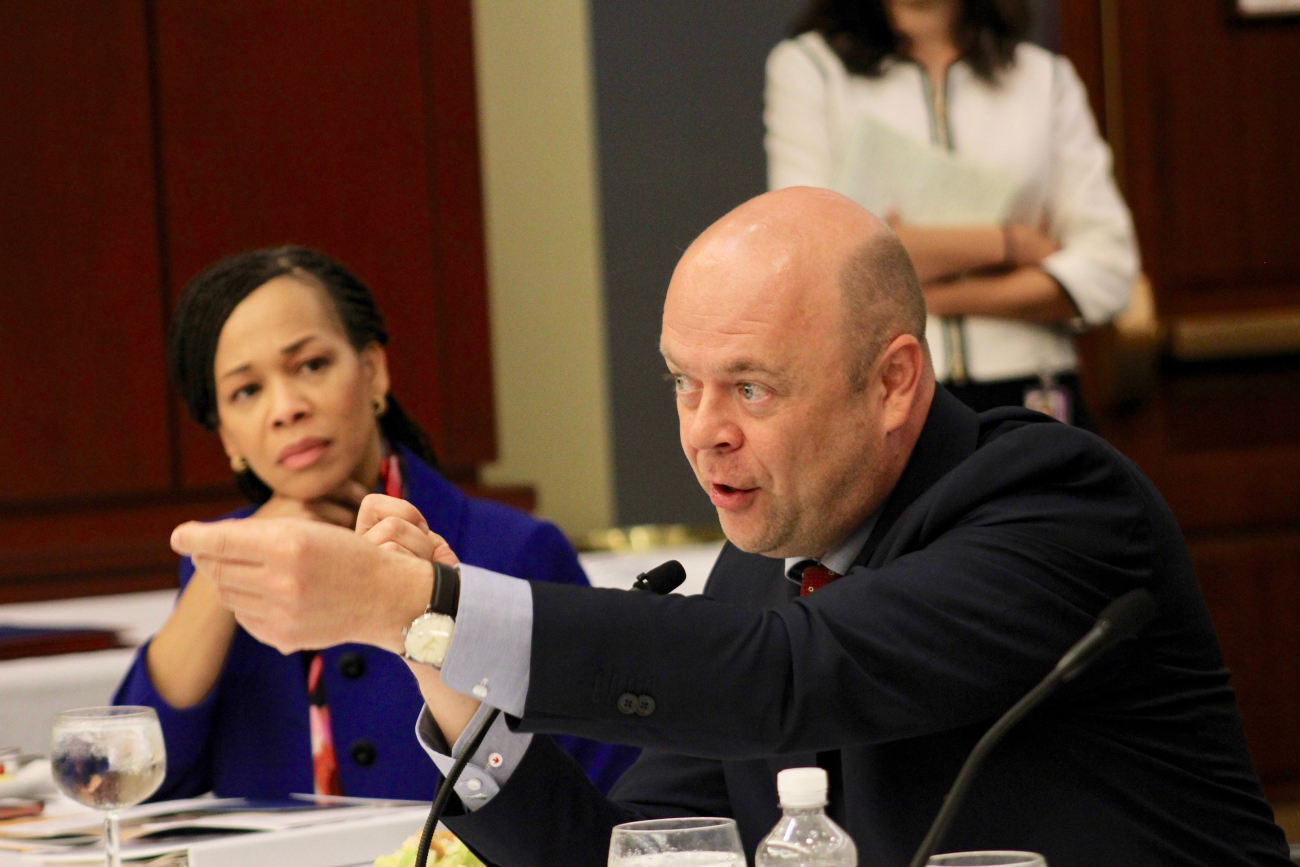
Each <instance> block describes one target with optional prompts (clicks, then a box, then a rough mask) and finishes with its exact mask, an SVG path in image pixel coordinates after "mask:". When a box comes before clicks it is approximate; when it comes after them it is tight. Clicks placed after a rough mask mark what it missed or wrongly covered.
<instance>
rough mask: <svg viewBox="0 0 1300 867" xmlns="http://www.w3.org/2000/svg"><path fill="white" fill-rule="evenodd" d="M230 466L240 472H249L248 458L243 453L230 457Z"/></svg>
mask: <svg viewBox="0 0 1300 867" xmlns="http://www.w3.org/2000/svg"><path fill="white" fill-rule="evenodd" d="M230 468H231V469H232V470H234V471H235V473H236V474H238V473H246V472H248V459H247V458H245V457H244V456H243V455H235V456H234V457H232V458H231V459H230Z"/></svg>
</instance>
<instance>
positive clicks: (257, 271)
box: [167, 246, 438, 503]
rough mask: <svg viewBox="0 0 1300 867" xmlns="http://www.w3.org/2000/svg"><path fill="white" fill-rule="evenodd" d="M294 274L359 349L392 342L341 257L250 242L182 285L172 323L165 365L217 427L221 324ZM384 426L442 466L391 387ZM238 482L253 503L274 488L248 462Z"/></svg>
mask: <svg viewBox="0 0 1300 867" xmlns="http://www.w3.org/2000/svg"><path fill="white" fill-rule="evenodd" d="M286 274H290V275H293V276H294V277H298V278H299V279H302V280H304V281H305V282H308V283H311V284H314V285H316V286H319V287H320V288H322V289H324V290H325V292H326V293H327V294H328V295H329V298H330V301H332V302H333V304H334V311H335V312H336V313H337V314H338V317H339V320H340V321H341V322H342V324H343V330H344V331H345V332H346V333H347V336H348V343H350V344H351V345H352V348H353V349H356V350H357V351H358V352H360V351H361V350H362V349H365V348H366V347H367V346H370V345H371V344H374V343H378V344H379V345H380V346H385V345H387V344H388V331H387V329H386V328H385V327H384V317H383V315H382V314H380V312H379V308H377V307H376V306H375V299H374V298H373V297H371V295H370V290H369V289H367V288H366V284H364V283H362V282H361V281H360V280H359V279H357V277H356V275H355V274H353V273H352V272H351V271H349V270H348V269H347V268H346V267H344V265H343V264H342V263H341V262H339V261H338V260H336V259H332V258H330V257H329V256H326V255H325V254H324V253H318V252H317V251H315V250H309V249H308V248H306V247H293V246H286V247H270V248H266V249H262V250H250V251H248V252H246V253H239V254H237V255H234V256H230V257H228V258H226V259H222V260H221V261H220V262H217V263H216V264H214V265H211V266H209V267H208V268H207V269H205V270H204V271H203V273H201V274H199V275H198V276H197V277H195V278H194V279H193V280H191V281H190V282H189V284H188V285H187V286H186V287H185V291H184V292H182V293H181V297H180V301H179V302H178V303H177V304H176V313H175V314H174V315H173V316H172V321H171V326H170V327H169V328H168V330H167V367H168V369H169V370H170V372H171V377H172V381H173V382H174V383H176V388H177V389H178V390H179V391H180V393H181V397H182V398H183V399H184V400H185V405H186V407H188V408H189V411H190V416H191V417H192V418H193V419H194V420H195V421H196V422H198V423H199V424H201V425H203V426H204V427H205V428H207V429H208V430H210V431H215V430H216V429H217V423H218V418H217V386H216V377H215V375H214V373H213V369H212V366H213V363H214V360H215V358H216V354H217V340H218V338H220V336H221V329H222V328H223V327H225V324H226V320H227V319H229V318H230V314H231V313H232V312H233V311H234V309H235V307H237V306H238V305H239V302H241V301H243V300H244V299H245V298H247V297H248V296H249V295H250V294H252V292H253V290H254V289H257V288H258V287H259V286H261V285H262V284H264V283H266V282H267V281H268V280H274V279H275V278H276V277H282V276H284V275H286ZM387 403H388V408H387V411H385V412H384V414H383V416H381V417H380V419H379V429H380V431H381V432H382V433H383V435H384V437H385V438H387V440H388V441H389V442H390V443H401V444H402V445H404V446H406V447H407V448H409V449H410V450H411V451H412V452H414V453H415V454H416V455H417V456H419V457H420V458H421V459H422V460H424V461H426V462H427V463H429V464H430V465H431V466H435V467H436V466H437V465H438V463H437V460H436V458H435V457H434V454H433V448H432V447H431V446H430V445H429V437H428V436H427V435H426V434H425V432H424V431H423V430H422V429H421V428H420V426H419V425H418V424H416V423H415V421H413V420H412V419H411V417H410V416H408V415H407V414H406V413H405V412H404V411H403V410H402V407H401V405H400V404H398V402H397V400H396V399H395V398H394V397H393V396H392V395H391V394H389V395H388V396H387ZM235 480H236V481H237V482H238V484H239V489H240V490H241V491H242V492H243V493H244V495H245V496H247V497H248V498H249V499H250V500H252V501H253V502H254V503H265V502H266V501H267V500H269V499H270V498H271V489H270V488H269V487H267V485H266V483H265V482H263V481H262V480H261V479H259V478H258V477H257V475H256V474H255V473H254V472H253V471H252V470H251V469H250V470H245V471H244V472H242V473H236V474H235Z"/></svg>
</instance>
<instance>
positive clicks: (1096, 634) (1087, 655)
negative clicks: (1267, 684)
mask: <svg viewBox="0 0 1300 867" xmlns="http://www.w3.org/2000/svg"><path fill="white" fill-rule="evenodd" d="M1155 614H1156V600H1155V597H1154V596H1152V595H1151V594H1150V593H1149V592H1147V591H1146V590H1143V589H1142V588H1140V587H1139V588H1138V589H1137V590H1130V591H1129V592H1128V593H1125V594H1124V595H1123V596H1121V597H1119V598H1118V599H1116V600H1115V601H1114V602H1112V603H1110V604H1109V605H1107V606H1106V608H1105V610H1103V611H1102V612H1101V615H1100V616H1099V617H1098V618H1097V623H1096V625H1095V626H1093V627H1092V629H1090V630H1089V631H1088V634H1087V635H1085V636H1084V637H1083V638H1081V639H1079V642H1078V643H1077V644H1075V645H1074V647H1071V648H1070V649H1069V650H1067V651H1066V652H1065V656H1062V657H1061V660H1060V662H1058V663H1056V667H1055V668H1053V669H1052V670H1051V672H1050V673H1049V674H1048V675H1047V677H1045V678H1043V679H1042V681H1041V682H1040V683H1039V684H1038V686H1036V687H1034V688H1033V689H1031V690H1030V691H1029V692H1028V693H1027V694H1026V695H1025V697H1024V698H1022V699H1020V701H1018V702H1016V703H1015V704H1014V705H1012V706H1011V709H1010V710H1008V711H1007V712H1006V713H1004V714H1003V715H1002V718H1001V719H999V720H998V721H997V722H995V723H994V724H993V726H992V727H991V728H990V729H989V730H988V731H987V732H985V733H984V737H982V738H980V739H979V743H977V744H975V749H973V750H971V753H970V756H968V757H967V759H966V763H965V764H964V765H962V766H961V771H959V772H958V774H957V779H956V780H954V781H953V784H952V788H951V789H949V790H948V794H947V795H945V796H944V799H943V807H941V808H940V810H939V815H938V816H936V817H935V819H934V824H933V825H931V826H930V831H929V833H927V834H926V835H925V839H924V840H922V841H921V848H919V849H917V850H916V855H914V856H913V857H912V861H911V865H910V867H925V863H926V862H927V861H928V860H929V859H930V856H931V855H932V854H933V853H934V850H935V849H936V848H937V847H938V845H939V841H940V840H942V839H943V835H944V834H945V833H946V832H947V830H948V826H949V825H950V824H952V817H953V816H954V815H955V814H956V812H957V808H958V807H959V806H960V805H961V802H962V799H963V798H965V797H966V790H967V789H969V788H970V784H971V781H972V780H973V779H975V774H976V773H977V772H978V771H979V767H980V764H981V763H983V761H984V759H985V758H987V757H988V754H989V752H990V751H991V750H992V749H993V747H994V746H996V745H997V743H998V741H1000V740H1002V736H1003V735H1005V734H1006V733H1007V732H1008V731H1010V730H1011V728H1012V726H1014V725H1015V724H1016V723H1018V722H1020V720H1021V719H1022V718H1023V717H1024V716H1025V714H1027V713H1029V712H1030V711H1031V710H1033V709H1034V708H1035V707H1037V706H1038V704H1039V702H1041V701H1042V700H1043V699H1045V698H1047V697H1048V696H1049V695H1051V694H1052V692H1053V691H1054V690H1055V689H1056V688H1057V687H1058V686H1060V685H1061V684H1062V683H1066V682H1068V681H1071V680H1074V678H1075V677H1077V676H1078V675H1079V674H1080V673H1081V672H1082V671H1083V670H1084V669H1085V668H1087V667H1088V666H1089V665H1091V664H1092V663H1093V662H1095V661H1096V660H1097V659H1098V658H1099V657H1100V656H1101V655H1102V654H1104V653H1105V652H1106V651H1108V650H1110V649H1111V648H1112V647H1114V646H1115V645H1116V644H1119V643H1120V642H1121V641H1123V640H1124V639H1126V638H1131V637H1133V636H1134V635H1137V633H1138V632H1139V631H1140V630H1141V629H1142V627H1143V626H1146V625H1147V623H1148V622H1149V621H1150V620H1151V618H1152V617H1155Z"/></svg>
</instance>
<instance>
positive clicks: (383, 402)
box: [374, 397, 388, 418]
mask: <svg viewBox="0 0 1300 867" xmlns="http://www.w3.org/2000/svg"><path fill="white" fill-rule="evenodd" d="M374 407H375V418H380V417H382V416H383V414H384V413H386V412H388V398H386V397H377V398H375V400H374Z"/></svg>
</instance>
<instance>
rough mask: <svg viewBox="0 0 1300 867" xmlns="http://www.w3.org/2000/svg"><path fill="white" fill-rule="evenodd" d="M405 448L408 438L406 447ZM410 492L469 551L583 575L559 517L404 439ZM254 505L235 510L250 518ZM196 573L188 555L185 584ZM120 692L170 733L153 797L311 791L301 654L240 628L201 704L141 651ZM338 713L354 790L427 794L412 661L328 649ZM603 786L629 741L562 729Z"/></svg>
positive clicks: (524, 573)
mask: <svg viewBox="0 0 1300 867" xmlns="http://www.w3.org/2000/svg"><path fill="white" fill-rule="evenodd" d="M399 448H400V447H399ZM401 453H402V457H403V466H404V469H405V472H404V474H403V479H404V480H405V482H406V488H407V497H408V499H409V500H410V502H411V503H412V504H413V505H414V506H415V507H416V508H417V509H419V510H420V512H421V514H423V515H424V517H425V519H426V520H427V521H428V522H429V527H430V528H431V529H432V530H433V531H434V532H435V533H438V534H439V535H441V536H443V537H444V538H445V539H446V540H447V542H448V544H450V545H451V548H452V550H453V551H455V552H456V554H457V555H458V556H459V557H460V558H461V559H462V560H463V561H465V562H466V563H472V564H474V565H475V566H482V567H484V568H486V569H492V570H494V571H497V572H504V573H506V574H510V575H518V576H521V577H525V578H530V579H533V580H536V581H539V582H547V583H553V584H566V585H573V586H586V585H587V576H586V575H585V574H584V573H583V571H582V567H581V566H580V565H579V564H578V560H577V557H576V556H575V555H574V552H573V548H572V546H571V545H569V542H568V540H566V539H565V538H564V536H563V534H561V533H560V531H559V530H558V529H556V528H555V526H554V525H552V524H548V523H545V522H543V521H538V520H536V519H535V518H531V517H529V516H528V515H525V514H524V513H522V512H519V511H517V510H515V509H511V508H509V507H507V506H503V505H500V504H498V503H492V502H488V501H486V500H476V499H473V498H470V497H467V496H465V494H463V493H462V492H461V491H460V489H458V488H457V487H456V486H455V485H453V484H451V483H450V482H448V481H447V480H446V479H444V478H443V477H442V476H441V475H439V474H438V473H437V472H435V471H434V470H432V469H431V468H430V467H429V466H428V465H427V464H425V463H424V462H422V461H421V460H420V459H419V458H417V457H415V456H414V455H412V454H411V453H410V452H409V451H406V450H404V449H401ZM252 511H253V508H252V507H250V508H248V509H242V510H240V511H239V512H235V513H234V514H232V515H230V516H228V517H234V518H242V517H245V516H247V515H248V514H250V513H251V512H252ZM193 574H194V567H193V564H191V563H190V560H189V558H188V557H187V558H185V559H184V561H183V562H182V563H181V569H180V581H181V588H182V589H184V587H185V585H186V584H187V583H188V582H189V579H190V577H191V576H192V575H193ZM147 647H148V645H146V646H145V647H142V648H141V649H140V652H139V654H137V656H136V659H135V663H134V664H133V666H132V667H131V669H130V671H128V673H127V675H126V678H125V680H124V681H123V683H122V685H121V686H120V687H118V691H117V694H116V695H115V696H114V697H113V701H114V703H115V704H142V705H149V706H150V707H153V708H155V709H156V710H157V712H158V717H159V719H160V720H161V721H162V727H163V736H164V740H165V742H166V745H167V778H166V780H165V781H164V782H163V785H162V787H161V788H160V789H159V790H158V792H157V793H156V794H155V795H154V799H155V800H158V799H165V798H184V797H190V796H193V795H198V794H201V793H203V792H207V791H215V792H216V794H217V795H219V796H223V797H227V796H248V797H283V796H285V795H288V794H290V793H292V792H311V791H312V769H311V737H310V732H309V730H308V723H307V690H306V679H305V675H304V671H303V662H302V655H301V654H291V655H289V656H284V655H282V654H281V653H280V652H279V651H277V650H275V649H274V648H272V647H268V646H266V645H264V644H261V643H259V642H258V641H257V640H256V639H254V638H253V637H252V636H250V635H249V634H248V633H247V632H245V631H244V630H243V629H242V628H241V629H237V630H236V631H235V637H234V641H233V642H232V643H231V646H230V652H229V654H228V655H227V657H226V664H225V668H224V669H223V670H222V673H221V678H220V680H219V681H218V682H217V685H216V687H215V688H214V689H213V690H212V692H211V693H210V694H209V695H208V696H207V697H206V698H205V699H204V700H203V701H202V702H200V703H199V704H198V705H196V706H194V707H192V708H187V709H185V710H176V709H174V708H172V707H171V706H170V705H168V704H167V702H165V701H164V700H163V699H162V697H161V696H160V695H158V692H157V691H156V690H155V689H154V687H153V683H152V682H151V681H150V680H149V674H148V671H147V669H146V666H145V659H144V655H145V651H146V649H147ZM322 653H323V655H324V658H325V665H324V669H323V677H324V679H325V696H326V699H327V701H328V702H329V709H330V724H331V730H332V733H333V737H334V748H335V752H336V754H337V758H338V764H339V776H340V779H341V782H342V786H343V792H344V794H346V795H354V796H367V797H385V798H411V799H416V800H420V799H428V798H430V797H432V795H433V792H434V788H435V786H436V784H437V781H438V779H439V777H438V771H437V769H436V768H434V767H433V764H432V763H431V762H430V761H429V757H428V756H427V755H425V753H424V750H423V749H421V747H420V745H419V743H418V741H417V740H416V737H415V721H416V719H417V717H418V716H419V713H420V710H421V708H422V707H423V706H424V700H423V698H421V696H420V692H419V689H418V688H417V687H416V684H415V678H413V677H412V676H411V672H410V671H409V670H408V669H407V667H406V663H405V662H403V661H402V660H401V659H400V658H398V657H397V656H394V655H393V654H391V653H388V652H387V651H384V650H380V649H378V648H375V647H370V646H368V645H361V644H345V645H341V646H339V647H332V648H329V649H328V650H325V651H322ZM561 746H562V747H563V748H564V749H566V750H567V751H568V752H570V753H571V754H572V755H573V756H574V757H575V758H576V759H577V760H578V762H579V763H580V764H581V765H582V766H583V767H584V768H585V770H586V771H587V772H588V773H589V774H590V776H591V778H592V779H593V780H594V781H595V782H596V784H597V785H598V786H599V787H600V788H602V789H603V790H606V791H607V790H608V789H609V787H610V786H611V785H612V784H613V783H614V781H615V780H616V779H617V778H618V776H619V775H620V774H621V773H622V772H623V770H625V769H626V768H627V766H628V765H630V764H631V763H632V761H633V760H634V759H635V758H636V756H637V752H638V751H637V750H636V749H635V748H633V747H624V746H609V745H606V744H601V743H596V742H594V741H590V740H586V739H583V738H579V737H569V738H564V739H561Z"/></svg>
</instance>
